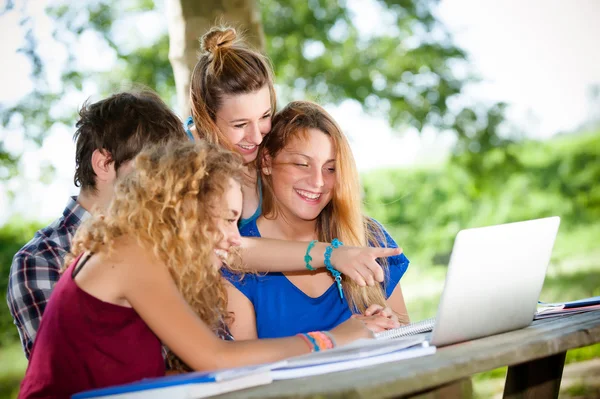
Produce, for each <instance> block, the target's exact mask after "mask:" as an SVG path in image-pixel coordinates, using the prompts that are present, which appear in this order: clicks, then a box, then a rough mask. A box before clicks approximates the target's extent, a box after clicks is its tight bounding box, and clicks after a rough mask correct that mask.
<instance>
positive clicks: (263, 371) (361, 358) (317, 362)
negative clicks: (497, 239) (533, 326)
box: [72, 337, 436, 399]
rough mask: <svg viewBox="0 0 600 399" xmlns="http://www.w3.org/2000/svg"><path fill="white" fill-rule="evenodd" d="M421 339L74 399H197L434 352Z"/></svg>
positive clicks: (367, 343)
mask: <svg viewBox="0 0 600 399" xmlns="http://www.w3.org/2000/svg"><path fill="white" fill-rule="evenodd" d="M435 350H436V348H435V346H430V345H429V344H428V343H427V341H425V339H424V338H423V337H414V339H408V340H402V341H393V340H390V341H382V340H381V339H371V340H359V341H356V342H354V343H352V344H350V345H346V346H342V347H339V348H335V349H331V350H328V351H323V352H314V353H309V354H307V355H302V356H297V357H293V358H289V359H287V360H284V361H281V362H276V363H270V364H264V365H259V366H253V367H241V368H236V369H229V370H221V371H217V372H212V373H200V372H196V373H188V374H180V375H173V376H168V377H161V378H152V379H147V380H142V381H139V382H135V383H132V384H126V385H120V386H115V387H109V388H103V389H96V390H92V391H86V392H81V393H78V394H76V395H73V396H72V399H100V398H102V399H109V398H110V399H155V398H156V399H158V398H170V399H183V398H186V399H192V398H193V399H195V398H206V397H209V396H213V395H219V394H222V393H226V392H231V391H236V390H240V389H245V388H250V387H254V386H258V385H265V384H269V383H271V382H272V381H274V380H286V379H293V378H302V377H308V376H312V375H320V374H327V373H333V372H337V371H344V370H352V369H357V368H361V367H367V366H373V365H377V364H382V363H389V362H394V361H398V360H402V359H410V358H415V357H420V356H426V355H431V354H433V353H435Z"/></svg>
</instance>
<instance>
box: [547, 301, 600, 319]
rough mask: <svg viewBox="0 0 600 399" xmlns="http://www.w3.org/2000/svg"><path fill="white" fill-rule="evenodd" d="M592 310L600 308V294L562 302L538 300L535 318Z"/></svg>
mask: <svg viewBox="0 0 600 399" xmlns="http://www.w3.org/2000/svg"><path fill="white" fill-rule="evenodd" d="M592 310H600V296H595V297H591V298H585V299H580V300H578V301H572V302H562V303H545V302H538V310H537V312H536V314H535V319H536V320H539V319H546V318H548V317H557V316H564V315H568V314H573V313H583V312H589V311H592Z"/></svg>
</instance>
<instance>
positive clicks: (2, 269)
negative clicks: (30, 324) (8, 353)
mask: <svg viewBox="0 0 600 399" xmlns="http://www.w3.org/2000/svg"><path fill="white" fill-rule="evenodd" d="M39 227H40V226H39V225H38V224H37V223H32V222H23V221H20V220H12V221H11V222H10V223H8V224H5V225H4V226H2V227H0V295H2V300H4V298H6V288H7V285H8V274H9V270H10V264H11V262H12V258H13V256H14V255H15V253H16V252H17V251H18V250H19V249H20V248H21V247H22V246H23V245H25V243H27V241H29V240H30V239H31V238H32V237H33V235H34V233H35V232H36V230H38V229H39ZM18 339H19V334H18V332H17V328H16V327H15V325H14V324H13V319H12V316H11V315H10V312H9V311H8V307H7V306H6V305H3V306H0V347H2V346H4V345H6V344H7V343H9V342H14V341H18Z"/></svg>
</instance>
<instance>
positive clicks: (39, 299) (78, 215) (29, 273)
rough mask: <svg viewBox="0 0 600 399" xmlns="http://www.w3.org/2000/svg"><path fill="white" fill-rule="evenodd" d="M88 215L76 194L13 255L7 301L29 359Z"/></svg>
mask: <svg viewBox="0 0 600 399" xmlns="http://www.w3.org/2000/svg"><path fill="white" fill-rule="evenodd" d="M89 216H90V214H89V213H88V212H87V211H86V210H85V209H84V208H83V207H82V206H81V205H79V204H78V203H77V197H71V198H70V199H69V202H68V203H67V207H66V208H65V210H64V212H63V215H62V217H60V218H59V219H57V220H55V221H54V223H52V224H51V225H50V226H48V227H45V228H43V229H41V230H40V231H38V232H37V233H36V234H35V236H34V237H33V239H32V240H31V241H29V242H28V243H27V244H26V245H25V246H24V247H23V248H21V250H20V251H19V252H17V254H16V255H15V256H14V258H13V261H12V265H11V266H10V275H9V278H8V291H7V294H6V300H7V302H8V307H9V309H10V313H11V314H12V316H13V320H14V323H15V325H16V326H17V329H18V330H19V335H20V337H21V343H22V344H23V350H24V351H25V356H27V358H28V359H29V355H30V354H31V348H32V346H33V340H34V339H35V334H36V332H37V330H38V327H39V325H40V321H41V318H42V314H43V313H44V309H45V308H46V304H47V303H48V300H49V298H50V293H51V292H52V289H53V288H54V285H55V284H56V282H57V281H58V278H59V271H60V269H61V267H62V265H63V261H64V259H65V256H66V255H67V254H68V253H69V251H70V250H71V241H72V240H73V235H74V234H75V231H76V230H77V228H78V227H79V225H80V224H81V222H82V221H83V220H85V219H86V218H88V217H89Z"/></svg>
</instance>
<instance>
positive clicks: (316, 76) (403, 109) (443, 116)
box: [0, 0, 506, 179]
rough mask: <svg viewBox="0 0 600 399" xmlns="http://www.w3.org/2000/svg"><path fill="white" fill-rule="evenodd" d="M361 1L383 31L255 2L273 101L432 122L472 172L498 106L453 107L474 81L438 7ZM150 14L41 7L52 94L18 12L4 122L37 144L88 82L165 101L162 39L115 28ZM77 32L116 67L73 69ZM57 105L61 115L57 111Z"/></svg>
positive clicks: (117, 5) (413, 0) (417, 123)
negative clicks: (54, 68)
mask: <svg viewBox="0 0 600 399" xmlns="http://www.w3.org/2000/svg"><path fill="white" fill-rule="evenodd" d="M365 1H366V0H365ZM369 1H371V2H372V5H373V6H374V7H375V9H377V10H379V11H380V13H381V18H382V25H381V26H385V27H386V29H378V30H376V31H373V32H367V33H365V32H362V31H359V29H358V28H357V27H356V26H355V22H356V21H360V15H357V14H358V10H356V9H351V8H350V7H349V6H348V4H346V2H345V1H337V0H309V1H287V2H280V1H275V0H260V1H259V2H258V4H259V7H260V11H261V13H262V21H263V26H264V31H265V36H266V39H267V54H268V55H269V56H270V57H271V59H272V61H273V65H274V68H275V73H276V77H277V81H278V83H279V87H278V89H279V91H280V95H281V97H282V98H283V99H285V100H290V99H298V98H304V97H308V98H312V99H314V100H316V101H318V102H320V103H340V102H342V101H343V100H346V99H353V100H356V101H358V102H359V103H360V104H362V105H363V108H364V109H365V110H366V111H368V112H370V113H371V114H375V115H378V116H381V117H383V118H386V119H387V120H389V122H390V124H391V125H393V126H394V127H397V128H401V129H402V128H406V127H410V126H412V127H414V128H416V129H419V130H420V129H422V128H423V127H425V126H433V127H435V128H437V129H439V130H451V131H454V132H455V133H456V135H457V137H458V138H459V146H458V147H457V154H462V153H473V154H475V155H474V156H472V157H471V159H470V161H469V162H468V164H469V165H471V168H470V170H471V171H477V170H480V169H479V168H478V160H479V157H478V154H480V153H481V154H483V153H485V152H487V151H488V150H490V149H493V148H496V147H499V146H503V145H505V142H506V140H501V139H500V138H499V136H498V131H499V128H500V127H501V125H502V123H503V121H504V107H503V105H502V104H496V105H493V106H491V107H487V106H483V105H481V104H480V105H477V106H465V105H460V101H457V98H458V97H459V94H460V92H461V90H462V88H463V87H464V85H465V84H467V83H469V82H472V81H474V78H473V74H472V73H471V72H470V71H469V67H468V62H467V60H466V55H465V53H464V52H463V51H462V50H461V49H460V48H458V47H457V46H456V45H454V43H453V41H452V38H451V37H450V35H449V34H448V32H447V30H446V29H445V27H444V26H443V25H442V24H441V23H440V21H439V20H438V19H437V18H436V17H435V16H434V14H433V11H432V10H433V8H434V7H435V6H436V5H437V3H438V1H437V0H369ZM154 9H155V4H154V2H153V1H151V0H130V1H127V2H118V1H116V0H99V1H93V2H92V1H85V2H78V3H72V2H70V3H68V4H66V3H62V4H61V3H58V4H57V5H53V6H51V7H49V8H48V9H47V13H48V15H50V16H51V18H52V19H53V21H54V23H55V26H54V32H53V37H54V38H55V39H56V40H57V41H58V42H59V43H63V44H64V45H65V48H66V50H67V61H66V63H65V65H64V69H63V70H62V71H61V82H62V87H60V88H58V89H57V88H54V87H51V85H50V84H49V82H48V79H47V71H46V66H45V64H44V62H43V59H42V58H41V57H40V55H39V54H40V49H39V44H38V42H37V38H36V36H35V34H34V30H33V24H32V20H31V18H29V17H28V16H24V17H25V18H24V19H23V26H24V27H25V28H26V30H27V33H26V44H25V46H24V47H23V48H22V49H21V52H22V53H24V54H25V55H26V56H27V57H28V58H29V59H30V60H31V62H32V65H33V73H32V79H33V81H34V91H33V92H32V93H30V94H29V95H27V96H25V97H24V98H23V99H22V100H21V101H20V102H19V103H17V104H15V105H13V106H10V107H4V108H0V121H1V123H2V125H3V126H8V125H11V124H14V125H15V126H23V125H24V126H27V129H25V133H24V134H25V135H26V137H27V139H28V140H30V141H33V142H36V143H38V144H40V143H41V142H43V140H44V137H45V136H46V134H47V132H48V131H50V129H51V127H52V125H53V124H55V123H62V124H64V125H66V126H73V125H74V121H75V118H76V109H75V108H73V109H68V110H67V111H65V109H64V108H65V107H60V106H58V105H59V104H60V103H61V101H63V99H64V97H65V95H66V94H69V93H72V92H84V94H85V84H86V82H94V83H95V84H97V85H98V86H99V89H100V94H101V95H103V96H104V95H107V94H108V93H111V92H114V91H116V90H119V89H122V87H123V86H125V87H127V86H128V85H130V84H131V83H132V82H135V83H139V84H142V85H145V86H149V87H150V88H153V89H155V90H156V91H158V93H159V94H160V95H161V96H162V97H163V98H164V99H165V100H166V101H168V102H169V101H171V100H172V99H173V98H174V90H175V85H174V78H173V72H172V70H171V66H170V64H169V61H168V37H167V35H166V34H165V35H163V36H161V37H159V38H157V40H156V42H154V43H150V44H149V45H148V46H146V47H141V48H140V47H135V46H133V47H134V48H131V47H132V44H131V43H137V42H138V40H136V39H137V38H136V37H132V36H131V33H130V35H129V36H128V35H127V34H125V35H124V34H123V33H124V30H123V29H118V30H116V29H115V26H117V25H118V24H119V23H120V22H123V21H133V20H134V19H135V18H136V17H137V16H139V15H140V14H141V13H143V12H145V11H149V10H154ZM116 32H118V33H119V34H117V33H116ZM84 35H87V36H90V35H93V36H95V37H97V38H99V39H100V40H99V43H100V42H102V43H104V44H99V45H98V46H100V48H102V47H103V46H104V47H107V48H108V49H109V50H110V51H112V53H113V54H114V56H115V58H116V66H115V67H114V68H112V69H111V70H110V71H94V70H82V69H81V66H80V63H79V62H78V57H77V54H75V53H74V49H76V48H77V42H78V40H80V38H81V37H82V36H84ZM123 36H125V37H123ZM138 45H139V43H138ZM100 48H99V49H98V51H100ZM457 71H461V72H457ZM59 109H60V110H61V112H62V114H59V113H58V112H56V111H57V110H59ZM5 153H6V151H5V150H4V149H3V148H2V147H1V146H0V179H7V178H10V177H12V176H14V165H15V163H16V162H17V160H18V157H17V156H11V157H7V156H2V154H5ZM16 155H18V154H16ZM463 159H465V160H466V159H467V158H466V157H463Z"/></svg>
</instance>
